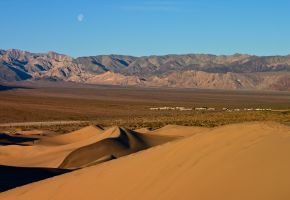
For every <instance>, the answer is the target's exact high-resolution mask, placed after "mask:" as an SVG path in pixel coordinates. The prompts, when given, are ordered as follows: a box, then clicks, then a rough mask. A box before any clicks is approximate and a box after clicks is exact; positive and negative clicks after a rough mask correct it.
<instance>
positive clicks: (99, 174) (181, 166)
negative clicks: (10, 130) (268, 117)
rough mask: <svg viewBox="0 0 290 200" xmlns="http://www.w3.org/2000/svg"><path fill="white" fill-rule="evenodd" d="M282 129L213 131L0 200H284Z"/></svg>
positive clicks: (288, 161)
mask: <svg viewBox="0 0 290 200" xmlns="http://www.w3.org/2000/svg"><path fill="white" fill-rule="evenodd" d="M289 152H290V128H289V126H284V125H280V124H276V123H244V124H234V125H227V126H222V127H218V128H214V129H212V130H209V131H207V132H202V133H197V134H195V135H193V136H190V137H185V138H183V139H180V140H176V141H172V142H170V143H167V144H164V145H160V146H157V147H153V148H150V149H148V150H145V151H141V152H139V153H135V154H132V155H129V156H125V157H122V158H119V159H116V160H112V161H109V162H106V163H103V164H100V165H96V166H92V167H88V168H84V169H81V170H78V171H74V172H71V173H67V174H64V175H60V176H58V177H53V178H50V179H47V180H44V181H40V182H36V183H33V184H30V185H27V186H24V187H21V188H17V189H13V190H10V191H8V192H4V193H2V194H1V195H0V199H5V200H10V199H11V200H12V199H13V200H17V199H23V200H24V199H30V200H39V199H42V200H46V199H59V200H62V199H126V200H130V199H144V200H145V199H146V200H147V199H166V200H168V199H183V200H184V199H203V200H217V199H222V200H233V199H234V200H245V199H247V200H277V199H279V200H288V199H290V190H289V185H290V171H289V169H290V156H289Z"/></svg>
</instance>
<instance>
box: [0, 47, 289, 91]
mask: <svg viewBox="0 0 290 200" xmlns="http://www.w3.org/2000/svg"><path fill="white" fill-rule="evenodd" d="M25 80H33V81H37V80H50V81H68V82H76V83H90V84H106V85H124V86H126V85H134V86H142V87H147V86H150V87H177V88H209V89H254V90H255V89H258V90H286V91H289V90H290V87H289V85H290V55H286V56H255V55H248V54H234V55H213V54H180V55H179V54H170V55H164V56H142V57H135V56H129V55H116V54H112V55H97V56H86V57H78V58H72V57H70V56H67V55H64V54H59V53H56V52H53V51H50V52H47V53H30V52H27V51H22V50H17V49H9V50H0V81H2V82H11V81H25Z"/></svg>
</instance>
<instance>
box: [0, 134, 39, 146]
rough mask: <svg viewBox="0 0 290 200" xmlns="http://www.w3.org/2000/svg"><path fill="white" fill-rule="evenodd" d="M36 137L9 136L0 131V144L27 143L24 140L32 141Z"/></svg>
mask: <svg viewBox="0 0 290 200" xmlns="http://www.w3.org/2000/svg"><path fill="white" fill-rule="evenodd" d="M35 140H38V138H31V137H21V136H11V135H8V134H5V133H0V145H2V146H5V145H23V146H24V145H27V144H23V143H25V142H34V141H35Z"/></svg>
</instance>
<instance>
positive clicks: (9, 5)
mask: <svg viewBox="0 0 290 200" xmlns="http://www.w3.org/2000/svg"><path fill="white" fill-rule="evenodd" d="M10 48H16V49H23V50H27V51H31V52H47V51H50V50H52V51H56V52H60V53H64V54H68V55H71V56H74V57H77V56H84V55H99V54H127V55H135V56H142V55H164V54H184V53H211V54H234V53H248V54H256V55H286V54H290V1H289V0H0V49H10Z"/></svg>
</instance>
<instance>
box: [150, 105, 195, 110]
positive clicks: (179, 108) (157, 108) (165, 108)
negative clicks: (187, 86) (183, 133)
mask: <svg viewBox="0 0 290 200" xmlns="http://www.w3.org/2000/svg"><path fill="white" fill-rule="evenodd" d="M150 110H179V111H188V110H192V108H185V107H167V106H165V107H155V108H150Z"/></svg>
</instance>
